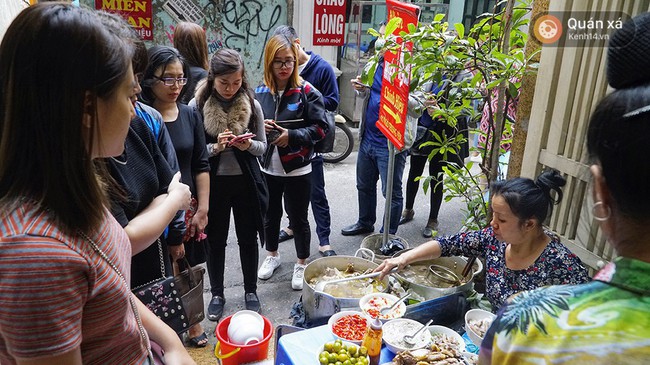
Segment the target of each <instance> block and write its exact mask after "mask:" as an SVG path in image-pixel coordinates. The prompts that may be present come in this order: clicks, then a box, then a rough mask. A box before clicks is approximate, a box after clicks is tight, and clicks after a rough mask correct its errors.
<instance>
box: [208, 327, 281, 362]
mask: <svg viewBox="0 0 650 365" xmlns="http://www.w3.org/2000/svg"><path fill="white" fill-rule="evenodd" d="M231 318H232V315H231V316H228V317H226V318H224V319H223V320H222V321H221V322H219V324H217V328H215V330H214V335H215V336H216V337H217V345H216V346H215V347H214V356H216V357H217V358H218V359H219V360H221V363H222V364H223V365H239V364H245V363H248V362H255V361H261V360H264V359H266V357H267V356H268V353H269V342H270V341H271V337H272V335H273V325H272V324H271V321H269V320H268V318H266V317H264V316H262V318H263V319H264V338H263V339H262V341H260V342H257V343H253V344H250V345H236V344H234V343H231V342H230V338H228V325H230V319H231Z"/></svg>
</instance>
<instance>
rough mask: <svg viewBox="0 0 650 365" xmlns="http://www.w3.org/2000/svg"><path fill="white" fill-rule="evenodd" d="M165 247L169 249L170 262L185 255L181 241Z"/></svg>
mask: <svg viewBox="0 0 650 365" xmlns="http://www.w3.org/2000/svg"><path fill="white" fill-rule="evenodd" d="M167 248H168V249H169V255H170V256H171V257H172V262H176V260H178V259H182V258H183V257H185V245H184V244H182V243H181V244H180V245H175V246H172V245H169V246H167Z"/></svg>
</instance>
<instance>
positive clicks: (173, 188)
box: [167, 171, 192, 210]
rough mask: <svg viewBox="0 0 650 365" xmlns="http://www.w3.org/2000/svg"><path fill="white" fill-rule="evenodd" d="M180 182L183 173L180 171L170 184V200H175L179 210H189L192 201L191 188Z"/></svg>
mask: <svg viewBox="0 0 650 365" xmlns="http://www.w3.org/2000/svg"><path fill="white" fill-rule="evenodd" d="M180 180H181V173H180V171H179V172H177V173H176V174H174V177H172V180H171V181H170V182H169V186H168V187H167V194H168V196H169V198H171V199H174V201H175V202H176V203H177V204H178V210H187V209H188V208H189V207H190V202H191V201H192V193H191V192H190V187H189V186H187V185H185V184H183V183H182V182H181V181H180Z"/></svg>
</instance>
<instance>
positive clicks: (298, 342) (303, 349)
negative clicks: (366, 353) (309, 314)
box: [275, 325, 478, 365]
mask: <svg viewBox="0 0 650 365" xmlns="http://www.w3.org/2000/svg"><path fill="white" fill-rule="evenodd" d="M462 337H463V340H465V346H466V350H465V351H468V352H473V353H478V346H476V345H474V344H472V342H471V341H470V339H469V337H467V334H464V335H463V336H462ZM335 339H336V337H334V335H332V333H331V332H330V330H329V327H328V326H327V325H325V326H319V327H314V328H310V329H307V330H303V331H299V332H293V333H289V334H286V335H284V336H282V337H280V340H279V341H278V349H277V351H276V353H275V365H319V362H318V354H319V353H320V352H319V350H320V349H321V347H322V346H323V344H324V343H325V342H330V341H334V340H335ZM393 357H395V354H393V353H392V352H390V350H388V348H386V346H382V348H381V355H380V357H379V363H380V364H383V363H387V362H390V361H392V360H393Z"/></svg>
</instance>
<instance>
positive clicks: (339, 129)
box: [323, 114, 354, 163]
mask: <svg viewBox="0 0 650 365" xmlns="http://www.w3.org/2000/svg"><path fill="white" fill-rule="evenodd" d="M334 120H335V121H336V132H335V133H334V149H333V150H332V152H327V153H323V161H325V162H328V163H337V162H341V161H343V160H345V159H346V158H347V157H348V156H349V155H350V153H352V149H353V148H354V136H353V135H352V131H351V130H350V127H348V126H347V125H346V124H345V118H344V117H343V116H341V115H339V114H337V115H336V116H335V117H334Z"/></svg>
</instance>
